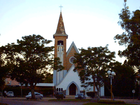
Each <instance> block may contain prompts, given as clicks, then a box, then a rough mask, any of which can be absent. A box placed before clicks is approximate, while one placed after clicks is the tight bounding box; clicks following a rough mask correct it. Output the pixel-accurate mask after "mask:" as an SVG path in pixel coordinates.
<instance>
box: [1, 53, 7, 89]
mask: <svg viewBox="0 0 140 105" xmlns="http://www.w3.org/2000/svg"><path fill="white" fill-rule="evenodd" d="M5 63H6V62H5V61H4V55H3V54H2V52H1V50H0V87H1V89H2V90H3V88H4V85H5V78H6V76H7V74H8V67H7V65H6V64H5ZM7 63H8V62H7Z"/></svg>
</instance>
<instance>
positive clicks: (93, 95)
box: [86, 92, 97, 98]
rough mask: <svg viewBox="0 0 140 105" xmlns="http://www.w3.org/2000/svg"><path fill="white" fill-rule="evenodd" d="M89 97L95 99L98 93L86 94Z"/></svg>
mask: <svg viewBox="0 0 140 105" xmlns="http://www.w3.org/2000/svg"><path fill="white" fill-rule="evenodd" d="M86 94H87V96H89V97H91V98H94V97H95V95H96V94H97V92H86Z"/></svg>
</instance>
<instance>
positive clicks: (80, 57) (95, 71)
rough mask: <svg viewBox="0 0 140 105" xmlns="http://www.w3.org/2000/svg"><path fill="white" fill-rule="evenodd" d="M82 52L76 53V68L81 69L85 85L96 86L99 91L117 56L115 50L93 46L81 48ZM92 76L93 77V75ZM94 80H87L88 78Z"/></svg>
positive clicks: (81, 76) (81, 77) (82, 80)
mask: <svg viewBox="0 0 140 105" xmlns="http://www.w3.org/2000/svg"><path fill="white" fill-rule="evenodd" d="M80 51H81V52H80V53H78V54H75V58H76V59H75V60H74V63H76V67H75V69H74V70H80V73H79V76H80V80H81V82H82V86H83V87H87V86H89V85H90V86H93V84H94V85H95V86H96V89H97V90H98V92H99V88H100V86H102V85H103V80H104V78H105V77H106V75H105V73H106V71H107V70H108V69H110V68H111V64H112V62H113V61H114V58H115V56H114V55H115V52H111V51H109V50H108V48H107V46H106V47H92V48H90V47H89V48H88V49H87V50H86V49H80ZM91 76H92V77H91ZM91 79H92V80H93V82H89V81H88V82H87V80H91Z"/></svg>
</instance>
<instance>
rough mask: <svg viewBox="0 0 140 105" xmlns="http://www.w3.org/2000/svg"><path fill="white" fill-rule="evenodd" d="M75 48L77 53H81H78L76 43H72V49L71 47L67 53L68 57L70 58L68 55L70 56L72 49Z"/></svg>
mask: <svg viewBox="0 0 140 105" xmlns="http://www.w3.org/2000/svg"><path fill="white" fill-rule="evenodd" d="M73 47H74V49H75V51H76V53H79V51H78V49H77V47H76V45H75V43H74V42H72V44H71V45H70V47H69V49H68V51H67V55H66V56H68V55H69V53H70V51H71V49H72V48H73Z"/></svg>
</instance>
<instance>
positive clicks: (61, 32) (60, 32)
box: [54, 11, 68, 37]
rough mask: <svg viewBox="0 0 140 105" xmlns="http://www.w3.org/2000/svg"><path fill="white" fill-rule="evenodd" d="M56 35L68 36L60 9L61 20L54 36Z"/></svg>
mask: <svg viewBox="0 0 140 105" xmlns="http://www.w3.org/2000/svg"><path fill="white" fill-rule="evenodd" d="M55 36H68V35H67V34H66V32H65V27H64V22H63V17H62V11H60V16H59V21H58V25H57V29H56V33H55V34H54V37H55Z"/></svg>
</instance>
